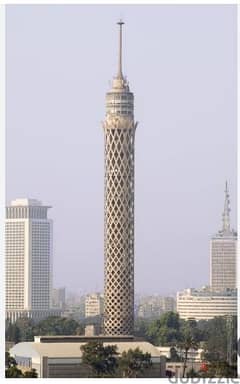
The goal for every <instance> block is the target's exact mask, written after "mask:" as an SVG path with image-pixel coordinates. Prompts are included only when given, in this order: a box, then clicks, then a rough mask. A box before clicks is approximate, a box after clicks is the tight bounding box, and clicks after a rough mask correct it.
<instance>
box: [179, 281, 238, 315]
mask: <svg viewBox="0 0 240 384" xmlns="http://www.w3.org/2000/svg"><path fill="white" fill-rule="evenodd" d="M177 312H178V313H179V316H180V318H181V319H184V320H188V319H195V320H209V319H213V318H214V317H217V316H226V315H237V290H236V289H227V290H225V291H223V292H213V291H211V290H210V289H193V288H189V289H185V290H184V291H181V292H178V293H177Z"/></svg>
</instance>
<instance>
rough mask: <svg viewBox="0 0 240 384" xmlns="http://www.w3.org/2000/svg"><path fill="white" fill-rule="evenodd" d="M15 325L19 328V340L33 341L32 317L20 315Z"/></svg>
mask: <svg viewBox="0 0 240 384" xmlns="http://www.w3.org/2000/svg"><path fill="white" fill-rule="evenodd" d="M15 324H16V327H17V328H18V329H19V341H33V340H34V332H33V327H34V323H33V320H32V319H29V318H27V317H21V318H19V319H17V321H16V323H15Z"/></svg>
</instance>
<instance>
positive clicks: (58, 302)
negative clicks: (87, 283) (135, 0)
mask: <svg viewBox="0 0 240 384" xmlns="http://www.w3.org/2000/svg"><path fill="white" fill-rule="evenodd" d="M52 306H53V308H60V309H62V310H64V309H65V307H66V289H65V287H64V288H54V289H53V291H52Z"/></svg>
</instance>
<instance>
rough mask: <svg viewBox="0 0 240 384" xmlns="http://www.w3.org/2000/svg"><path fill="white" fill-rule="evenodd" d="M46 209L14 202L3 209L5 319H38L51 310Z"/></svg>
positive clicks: (35, 203)
mask: <svg viewBox="0 0 240 384" xmlns="http://www.w3.org/2000/svg"><path fill="white" fill-rule="evenodd" d="M49 208H50V207H49V206H43V205H42V203H41V202H40V201H38V200H33V199H17V200H14V201H12V202H11V205H10V206H8V207H6V222H5V241H6V269H5V273H6V318H7V319H8V320H10V321H11V322H14V321H16V320H17V319H18V318H19V317H29V318H32V319H34V320H36V321H37V320H41V319H43V318H45V317H48V316H49V315H50V314H60V312H59V311H57V312H54V311H53V312H50V308H51V284H52V275H51V257H52V221H51V220H50V219H48V218H47V211H48V209H49Z"/></svg>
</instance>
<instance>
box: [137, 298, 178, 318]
mask: <svg viewBox="0 0 240 384" xmlns="http://www.w3.org/2000/svg"><path fill="white" fill-rule="evenodd" d="M174 311H176V299H175V298H174V297H170V296H169V297H168V296H166V297H164V296H159V295H152V296H141V297H140V298H139V303H138V306H137V310H136V315H137V317H140V318H145V319H155V318H159V316H161V314H163V313H165V312H174Z"/></svg>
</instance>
